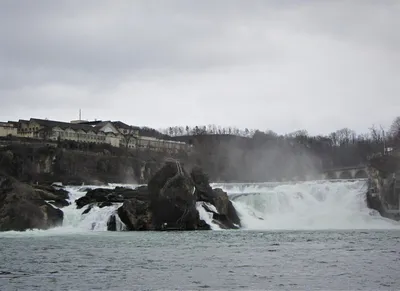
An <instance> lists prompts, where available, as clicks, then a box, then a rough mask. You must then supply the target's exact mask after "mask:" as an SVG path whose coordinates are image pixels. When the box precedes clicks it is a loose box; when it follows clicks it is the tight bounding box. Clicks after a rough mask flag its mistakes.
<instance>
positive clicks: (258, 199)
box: [12, 180, 400, 235]
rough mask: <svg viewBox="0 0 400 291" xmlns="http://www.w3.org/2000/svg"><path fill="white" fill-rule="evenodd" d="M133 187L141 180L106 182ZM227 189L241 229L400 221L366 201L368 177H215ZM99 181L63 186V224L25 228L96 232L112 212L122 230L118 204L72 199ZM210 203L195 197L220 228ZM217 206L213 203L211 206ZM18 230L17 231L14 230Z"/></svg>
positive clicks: (389, 225)
mask: <svg viewBox="0 0 400 291" xmlns="http://www.w3.org/2000/svg"><path fill="white" fill-rule="evenodd" d="M116 186H124V187H129V188H132V189H134V188H136V187H138V186H139V185H132V184H130V185H127V184H118V185H117V184H109V185H108V186H101V187H102V188H109V189H114V188H115V187H116ZM211 186H212V187H213V188H222V189H223V190H224V191H226V192H227V193H228V196H229V198H230V200H231V201H232V203H233V205H234V206H235V209H236V211H237V212H238V215H239V217H240V219H241V224H242V227H241V229H243V230H335V229H336V230H342V229H400V223H399V222H395V221H392V220H389V219H386V218H383V217H381V216H380V215H379V213H378V212H377V211H375V210H371V209H369V208H368V207H367V205H366V201H365V194H366V191H367V182H366V180H351V181H350V180H334V181H333V180H332V181H310V182H296V183H295V182H293V183H222V184H217V183H213V184H212V185H211ZM98 187H99V186H80V187H77V186H66V187H65V189H66V190H67V191H68V192H69V201H70V203H71V204H70V205H69V206H67V207H64V208H61V210H62V211H63V212H64V220H63V225H62V226H59V227H56V228H52V229H49V230H32V231H27V232H25V233H34V234H35V235H36V234H43V235H49V234H50V235H53V234H55V235H59V234H70V233H88V232H90V233H97V232H104V231H107V222H108V220H109V218H110V216H112V215H115V217H116V228H117V231H122V230H125V225H124V224H123V223H122V221H121V220H120V219H119V217H118V214H117V209H118V208H119V207H120V206H121V205H122V204H121V203H116V204H114V205H112V206H107V207H103V208H99V207H98V206H93V207H92V209H91V210H90V211H89V212H88V213H86V214H83V212H84V211H85V210H86V209H87V207H88V206H85V207H83V208H81V209H77V208H76V204H75V201H76V199H78V198H80V197H82V196H84V195H85V194H86V192H87V191H88V189H94V188H98ZM204 206H206V208H208V209H213V207H214V206H213V205H211V204H208V203H204V202H197V204H196V208H197V210H198V212H199V216H200V218H201V219H202V220H204V221H205V222H206V223H207V224H209V225H210V226H211V229H212V230H220V227H219V226H218V225H217V224H215V223H213V220H212V214H210V213H209V212H207V211H206V210H205V207H204ZM213 210H214V211H216V209H213ZM12 233H15V234H17V235H20V233H18V232H12Z"/></svg>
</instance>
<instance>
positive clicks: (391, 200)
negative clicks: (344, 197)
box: [366, 156, 400, 220]
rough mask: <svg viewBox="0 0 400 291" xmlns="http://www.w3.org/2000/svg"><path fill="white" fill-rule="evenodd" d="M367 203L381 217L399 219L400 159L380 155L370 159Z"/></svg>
mask: <svg viewBox="0 0 400 291" xmlns="http://www.w3.org/2000/svg"><path fill="white" fill-rule="evenodd" d="M368 172H369V173H368V174H369V182H368V192H367V196H366V201H367V205H368V207H369V208H371V209H375V210H377V211H378V212H379V213H380V214H381V215H382V216H383V217H386V218H390V219H394V220H400V159H399V158H397V157H393V156H382V157H378V158H376V159H373V160H371V162H370V166H369V170H368Z"/></svg>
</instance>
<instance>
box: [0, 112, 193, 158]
mask: <svg viewBox="0 0 400 291" xmlns="http://www.w3.org/2000/svg"><path fill="white" fill-rule="evenodd" d="M141 131H142V132H141ZM141 133H142V134H141ZM10 134H11V135H15V136H19V137H25V138H34V139H44V140H49V141H51V140H53V141H57V140H71V141H75V142H81V143H97V144H109V145H111V146H114V147H124V148H126V149H131V150H132V149H138V150H151V151H168V152H178V151H182V150H184V151H185V150H186V151H187V150H189V149H190V145H188V144H187V143H185V142H179V141H174V140H170V139H167V138H166V137H164V136H159V135H156V136H154V135H155V134H154V132H153V131H151V130H148V129H146V130H142V129H141V128H139V127H137V126H130V125H127V124H125V123H123V122H121V121H101V120H99V121H98V120H96V121H82V120H78V121H74V122H61V121H54V120H47V119H37V118H31V119H30V120H22V119H21V120H19V121H18V122H9V123H0V136H1V135H3V136H6V135H10Z"/></svg>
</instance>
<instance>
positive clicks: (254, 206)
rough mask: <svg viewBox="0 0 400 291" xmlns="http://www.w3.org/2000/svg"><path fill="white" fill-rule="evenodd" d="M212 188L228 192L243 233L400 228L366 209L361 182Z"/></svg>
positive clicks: (343, 181)
mask: <svg viewBox="0 0 400 291" xmlns="http://www.w3.org/2000/svg"><path fill="white" fill-rule="evenodd" d="M212 186H213V187H219V188H222V189H223V190H225V191H226V192H228V195H229V196H230V199H231V200H232V202H233V204H234V206H235V208H236V210H237V211H238V213H239V216H240V218H241V221H242V226H243V228H245V229H258V230H269V229H270V230H278V229H282V230H311V229H385V228H386V229H387V228H400V224H399V223H398V222H394V221H391V220H388V219H385V218H382V217H381V216H380V215H379V213H377V212H376V211H374V210H371V209H369V208H368V207H367V206H366V202H365V194H366V191H367V183H366V181H365V180H355V181H354V180H353V181H350V180H347V181H346V180H340V181H310V182H299V183H287V184H279V183H259V184H240V183H238V184H213V185H212Z"/></svg>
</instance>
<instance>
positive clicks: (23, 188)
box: [0, 160, 240, 231]
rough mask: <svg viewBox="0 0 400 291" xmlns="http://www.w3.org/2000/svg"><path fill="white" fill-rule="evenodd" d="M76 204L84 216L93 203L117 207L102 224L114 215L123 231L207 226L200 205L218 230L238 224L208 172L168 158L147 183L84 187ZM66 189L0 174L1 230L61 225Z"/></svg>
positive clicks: (113, 223) (110, 223)
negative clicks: (188, 167)
mask: <svg viewBox="0 0 400 291" xmlns="http://www.w3.org/2000/svg"><path fill="white" fill-rule="evenodd" d="M74 203H76V207H77V208H78V209H82V208H83V207H85V210H83V211H82V214H87V213H89V212H90V211H91V209H92V207H94V206H98V207H100V208H102V207H107V206H111V205H113V204H116V203H119V204H121V203H122V205H121V206H120V207H119V208H118V209H117V211H116V212H115V213H114V214H112V215H111V216H110V217H109V219H108V222H107V229H108V230H110V231H113V230H116V216H118V218H119V219H120V220H121V221H122V222H123V224H124V225H125V230H128V231H135V230H208V229H210V225H209V224H208V223H207V222H206V221H204V220H203V219H201V217H200V215H199V211H198V208H199V206H201V207H202V209H204V210H205V211H206V212H207V215H208V217H209V219H210V221H212V222H213V223H214V224H216V225H218V226H219V227H220V228H222V229H237V228H240V219H239V216H238V214H237V213H236V210H235V208H234V206H233V204H232V202H231V201H230V200H229V198H228V195H227V193H226V192H224V191H222V190H221V189H212V188H211V186H210V183H209V179H208V177H207V175H206V174H205V173H204V172H203V171H202V169H200V168H198V167H194V168H193V169H191V171H190V172H188V171H187V170H186V169H184V168H183V167H182V166H181V164H180V163H179V162H178V161H175V160H171V161H167V162H166V163H165V164H164V165H163V166H162V167H161V168H160V169H159V170H158V171H157V172H156V173H155V175H154V176H153V177H152V178H151V179H150V181H149V182H148V185H147V186H140V187H138V188H136V189H130V188H124V187H115V188H114V189H106V188H96V189H88V191H87V193H86V195H85V196H83V197H81V198H79V199H77V200H76V201H75V202H74ZM67 205H69V202H68V192H66V191H65V190H63V189H62V188H60V187H58V186H46V187H44V186H32V185H28V184H24V183H21V182H18V181H17V180H15V179H14V178H11V177H7V176H5V175H2V176H1V178H0V230H1V231H7V230H17V231H23V230H28V229H48V228H51V227H56V226H60V225H62V222H63V211H62V208H63V207H64V206H67Z"/></svg>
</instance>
